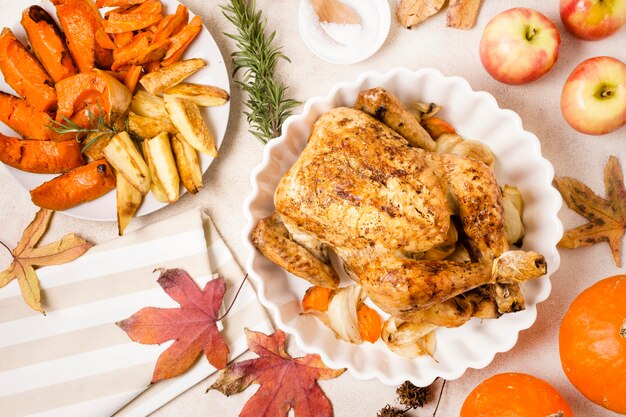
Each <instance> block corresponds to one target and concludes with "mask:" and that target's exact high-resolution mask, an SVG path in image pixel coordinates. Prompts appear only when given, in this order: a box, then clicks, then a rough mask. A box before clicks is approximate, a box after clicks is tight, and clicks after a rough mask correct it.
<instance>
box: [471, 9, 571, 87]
mask: <svg viewBox="0 0 626 417" xmlns="http://www.w3.org/2000/svg"><path fill="white" fill-rule="evenodd" d="M560 45H561V36H560V34H559V31H558V30H557V28H556V26H554V23H552V22H551V21H550V19H548V18H547V17H545V16H544V15H542V14H541V13H539V12H537V11H535V10H532V9H527V8H523V7H518V8H514V9H509V10H506V11H504V12H502V13H500V14H498V15H496V16H495V17H494V18H493V19H491V21H490V22H489V23H487V26H485V30H484V31H483V36H482V38H481V39H480V60H481V62H482V63H483V66H484V67H485V69H486V70H487V72H488V73H489V74H490V75H491V76H492V77H493V78H495V79H496V80H498V81H500V82H503V83H505V84H525V83H529V82H531V81H535V80H536V79H538V78H539V77H541V76H542V75H544V74H546V73H547V72H548V71H550V70H551V69H552V67H553V66H554V64H555V62H556V60H557V58H558V57H559V46H560Z"/></svg>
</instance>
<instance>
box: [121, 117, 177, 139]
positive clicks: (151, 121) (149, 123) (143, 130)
mask: <svg viewBox="0 0 626 417" xmlns="http://www.w3.org/2000/svg"><path fill="white" fill-rule="evenodd" d="M166 117H167V116H166ZM128 130H129V131H131V132H132V133H134V134H135V135H137V136H139V137H140V138H142V139H151V138H153V137H155V136H156V135H158V134H160V133H163V132H166V133H171V134H172V135H175V134H176V133H178V129H176V126H174V124H173V123H172V121H171V120H170V119H169V117H167V118H152V117H144V116H139V115H137V114H135V113H133V112H130V113H128Z"/></svg>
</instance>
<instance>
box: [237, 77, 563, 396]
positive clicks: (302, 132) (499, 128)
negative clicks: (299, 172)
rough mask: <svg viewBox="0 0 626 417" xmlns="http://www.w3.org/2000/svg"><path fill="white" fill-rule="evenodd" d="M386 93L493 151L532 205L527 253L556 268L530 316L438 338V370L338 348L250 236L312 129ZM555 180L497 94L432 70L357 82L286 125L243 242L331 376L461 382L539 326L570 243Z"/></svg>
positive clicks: (259, 176)
mask: <svg viewBox="0 0 626 417" xmlns="http://www.w3.org/2000/svg"><path fill="white" fill-rule="evenodd" d="M378 86H381V87H384V88H386V89H387V90H388V91H390V92H392V93H394V94H395V95H397V96H398V97H399V99H400V100H401V101H403V102H404V103H409V102H413V101H425V102H434V103H437V104H440V105H443V110H442V111H441V112H440V113H439V114H438V116H441V117H442V118H443V119H445V120H446V121H448V122H450V123H451V124H452V125H453V126H454V127H455V128H456V129H457V131H458V132H459V134H460V135H462V136H464V137H466V138H472V139H477V140H480V141H483V142H485V143H486V144H488V145H489V146H490V148H491V149H492V150H493V152H494V153H495V155H496V159H497V161H496V170H495V173H496V178H497V180H498V183H499V184H501V185H504V184H511V185H515V186H517V187H519V189H520V191H521V192H522V195H523V197H524V204H525V206H524V219H523V220H524V225H525V227H526V236H525V237H524V246H523V249H524V250H534V251H537V252H539V253H541V254H543V255H544V256H545V258H546V261H547V263H548V275H546V276H545V277H542V278H540V279H537V280H533V281H529V282H527V283H525V284H524V293H525V299H526V309H525V310H523V311H520V312H518V313H514V314H505V315H504V316H502V317H501V318H499V319H497V320H483V321H481V320H478V319H472V320H470V321H469V322H468V323H466V324H465V325H463V326H461V327H458V328H453V329H446V328H440V329H438V330H437V348H436V351H435V359H436V361H434V360H432V359H431V358H430V357H427V356H424V357H419V358H416V359H408V358H404V357H401V356H398V355H396V354H395V353H393V352H391V351H390V350H389V349H387V347H386V345H385V344H384V343H383V342H382V341H380V340H379V341H378V342H376V343H375V344H370V343H363V344H362V345H352V344H349V343H346V342H343V341H340V340H337V339H336V338H335V336H334V334H333V333H332V332H331V331H330V330H328V329H327V328H326V327H325V326H324V325H323V324H322V323H321V322H320V321H319V320H317V319H315V318H313V317H305V316H301V315H300V312H301V305H300V300H301V299H302V296H303V295H304V292H305V290H306V289H307V288H308V287H309V286H310V284H309V283H308V282H306V281H304V280H302V279H300V278H297V277H295V276H293V275H291V274H289V273H288V272H287V271H285V270H284V269H282V268H280V267H278V266H276V265H275V264H273V263H272V262H271V261H270V260H268V259H267V258H266V257H264V256H263V255H262V254H261V253H260V252H258V251H257V250H256V249H255V248H254V246H253V245H252V243H251V242H250V232H251V231H252V228H253V227H254V225H256V223H257V221H258V220H259V219H261V218H263V217H265V216H268V215H270V214H271V213H273V212H274V191H275V189H276V186H277V184H278V181H279V180H280V179H281V177H282V176H283V175H284V174H285V173H286V172H287V170H288V169H289V168H290V167H291V166H292V165H293V163H294V162H295V161H296V159H297V158H298V156H299V155H300V153H301V152H302V150H303V149H304V147H305V146H306V143H307V138H308V136H309V134H310V131H311V127H312V125H313V123H315V121H316V120H317V119H318V118H319V117H320V115H322V114H323V113H325V112H326V111H328V110H330V109H332V108H334V107H338V106H352V105H353V103H354V101H355V99H356V97H357V94H358V93H359V91H361V90H364V89H368V88H372V87H378ZM553 177H554V169H553V168H552V165H551V164H550V163H549V162H548V161H547V160H546V159H544V158H543V157H542V156H541V146H540V144H539V140H538V139H537V137H536V136H535V135H533V134H532V133H530V132H527V131H525V130H524V129H523V128H522V123H521V120H520V118H519V116H518V115H517V114H516V113H514V112H512V111H511V110H504V109H501V108H499V107H498V104H497V103H496V100H495V99H494V98H493V96H491V95H490V94H488V93H486V92H477V91H473V90H472V89H471V87H470V86H469V84H468V83H467V81H465V80H464V79H462V78H459V77H446V76H444V75H442V74H441V73H440V72H438V71H436V70H433V69H421V70H419V71H415V72H412V71H409V70H407V69H394V70H391V71H389V72H387V73H386V74H379V73H374V72H368V73H365V74H363V75H361V76H360V77H359V78H358V79H357V81H355V82H350V83H347V82H344V83H339V84H337V85H335V86H334V87H333V88H332V89H331V91H330V93H329V94H328V95H326V96H325V97H314V98H311V99H309V100H308V101H307V102H306V103H305V105H304V110H303V112H302V114H299V115H295V116H292V117H290V118H289V119H287V121H286V122H285V124H284V126H283V134H282V136H280V137H279V138H277V139H275V140H273V141H271V142H270V143H269V144H268V145H267V146H266V147H265V151H264V155H263V162H262V163H261V164H260V165H259V166H257V167H256V168H255V169H254V171H253V172H252V175H251V182H252V187H253V191H252V193H251V195H250V196H248V198H247V199H246V202H245V204H244V212H245V215H246V218H247V226H246V227H245V229H244V234H243V238H244V242H245V245H246V246H247V248H248V250H249V257H248V259H247V263H246V269H247V271H248V273H249V274H250V276H251V277H252V278H253V279H254V281H255V282H256V284H257V288H258V294H259V298H260V300H261V302H262V303H263V305H264V306H265V307H267V308H268V309H269V310H270V311H271V312H272V314H273V315H274V319H275V321H276V323H277V325H278V326H279V327H280V328H281V329H283V330H285V331H286V332H289V333H291V334H292V335H293V336H294V337H295V340H296V343H297V344H298V345H299V346H300V348H302V350H304V351H306V352H308V353H318V354H320V355H321V357H322V359H323V360H324V362H325V363H326V364H327V365H328V366H330V367H333V368H343V367H345V368H348V369H349V370H350V372H351V373H352V374H353V375H354V376H355V377H357V378H360V379H371V378H378V379H379V380H380V381H382V382H383V383H385V384H388V385H398V384H400V383H402V382H403V381H405V380H410V381H412V382H413V383H415V384H417V385H420V386H425V385H428V384H430V383H432V381H433V380H434V379H435V378H437V377H442V378H445V379H449V380H452V379H456V378H459V377H460V376H461V375H462V374H463V373H464V372H465V371H466V370H467V369H468V368H476V369H480V368H484V367H485V366H487V365H488V364H489V363H490V362H491V361H492V360H493V358H494V356H495V354H496V353H498V352H505V351H507V350H509V349H511V348H512V347H513V346H514V345H515V343H516V342H517V337H518V333H519V332H520V331H521V330H524V329H527V328H529V327H530V326H531V325H532V324H533V323H534V322H535V319H536V315H537V304H538V303H539V302H541V301H544V300H545V299H546V298H548V295H549V294H550V278H549V276H550V274H552V273H554V272H555V271H556V270H557V268H558V267H559V261H560V258H559V253H558V251H557V249H556V244H557V242H558V241H559V240H560V238H561V236H562V234H563V226H562V224H561V222H560V221H559V218H558V217H557V213H558V211H559V208H560V207H561V204H562V199H561V196H560V194H559V193H558V192H557V191H556V190H555V189H554V188H553V187H552V179H553Z"/></svg>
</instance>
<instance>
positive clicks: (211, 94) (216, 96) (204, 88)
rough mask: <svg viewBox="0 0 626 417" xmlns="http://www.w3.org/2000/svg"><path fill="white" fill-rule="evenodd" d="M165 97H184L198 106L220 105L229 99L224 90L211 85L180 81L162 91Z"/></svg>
mask: <svg viewBox="0 0 626 417" xmlns="http://www.w3.org/2000/svg"><path fill="white" fill-rule="evenodd" d="M163 94H164V95H165V96H167V97H178V98H184V99H187V100H189V101H192V102H194V103H195V104H197V105H198V106H221V105H223V104H225V103H226V102H227V101H228V100H229V98H230V97H229V95H228V93H227V92H226V91H224V90H222V89H221V88H219V87H214V86H212V85H200V84H191V83H180V84H177V85H175V86H174V87H171V88H168V89H167V90H165V91H164V92H163Z"/></svg>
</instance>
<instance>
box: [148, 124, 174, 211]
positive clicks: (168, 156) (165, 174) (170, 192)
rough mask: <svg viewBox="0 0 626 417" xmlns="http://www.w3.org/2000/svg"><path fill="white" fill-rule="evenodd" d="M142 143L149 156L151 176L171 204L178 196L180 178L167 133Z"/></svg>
mask: <svg viewBox="0 0 626 417" xmlns="http://www.w3.org/2000/svg"><path fill="white" fill-rule="evenodd" d="M144 142H146V145H145V147H146V148H145V149H146V151H147V153H148V155H150V156H149V158H150V163H151V164H152V166H153V167H154V168H153V175H154V176H155V177H156V178H155V179H156V180H157V181H158V182H159V183H160V184H161V186H162V187H163V191H164V192H165V196H166V198H167V201H168V202H170V203H173V202H175V201H176V200H178V197H179V195H180V190H179V187H180V177H179V176H178V170H177V169H176V162H175V161H174V155H173V154H172V147H171V146H170V137H169V135H168V134H167V133H161V134H160V135H157V136H155V137H154V138H152V139H148V140H146V141H144Z"/></svg>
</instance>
